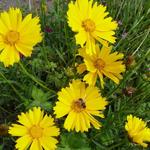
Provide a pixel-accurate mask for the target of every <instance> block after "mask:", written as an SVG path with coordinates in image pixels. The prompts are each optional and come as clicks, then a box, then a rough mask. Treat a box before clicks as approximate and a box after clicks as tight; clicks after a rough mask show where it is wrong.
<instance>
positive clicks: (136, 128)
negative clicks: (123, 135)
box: [125, 115, 150, 147]
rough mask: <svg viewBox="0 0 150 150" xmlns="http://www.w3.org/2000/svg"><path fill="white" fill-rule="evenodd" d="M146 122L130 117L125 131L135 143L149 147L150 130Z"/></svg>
mask: <svg viewBox="0 0 150 150" xmlns="http://www.w3.org/2000/svg"><path fill="white" fill-rule="evenodd" d="M146 125H147V124H146V122H144V121H143V120H142V119H140V118H138V117H135V116H132V115H128V116H127V122H126V124H125V129H126V131H127V132H128V135H129V137H130V138H131V139H132V141H133V142H135V143H137V144H140V145H142V146H143V147H147V146H148V144H147V142H150V128H148V127H147V126H146Z"/></svg>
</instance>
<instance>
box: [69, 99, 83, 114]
mask: <svg viewBox="0 0 150 150" xmlns="http://www.w3.org/2000/svg"><path fill="white" fill-rule="evenodd" d="M85 108H86V105H85V101H84V100H83V99H82V98H79V99H78V100H75V101H74V102H73V104H72V109H73V110H75V111H76V112H81V111H83V110H84V109H85Z"/></svg>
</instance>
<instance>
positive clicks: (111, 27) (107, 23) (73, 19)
mask: <svg viewBox="0 0 150 150" xmlns="http://www.w3.org/2000/svg"><path fill="white" fill-rule="evenodd" d="M108 14H109V13H108V12H106V7H105V6H103V5H98V4H97V2H95V3H94V4H93V0H90V1H89V0H76V2H75V3H74V2H72V1H71V2H70V3H69V10H68V12H67V15H68V24H69V26H70V27H71V28H72V30H73V31H74V32H76V33H77V34H76V36H75V38H76V43H77V44H80V45H81V47H83V46H84V44H85V43H86V50H87V53H88V54H92V53H93V52H94V53H95V40H97V41H99V42H102V41H103V40H106V41H109V42H110V43H114V42H115V39H116V38H115V37H114V34H115V32H114V31H115V30H116V28H117V22H116V21H112V18H111V17H107V15H108Z"/></svg>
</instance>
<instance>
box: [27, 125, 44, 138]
mask: <svg viewBox="0 0 150 150" xmlns="http://www.w3.org/2000/svg"><path fill="white" fill-rule="evenodd" d="M29 133H30V135H31V136H32V138H40V137H41V136H42V134H43V129H42V128H41V127H39V126H36V125H35V126H33V127H31V128H30V131H29Z"/></svg>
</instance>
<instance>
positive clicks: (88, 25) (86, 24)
mask: <svg viewBox="0 0 150 150" xmlns="http://www.w3.org/2000/svg"><path fill="white" fill-rule="evenodd" d="M82 27H83V28H84V29H85V31H87V32H93V31H94V30H95V23H94V22H93V21H92V20H91V19H86V20H84V21H83V22H82Z"/></svg>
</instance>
